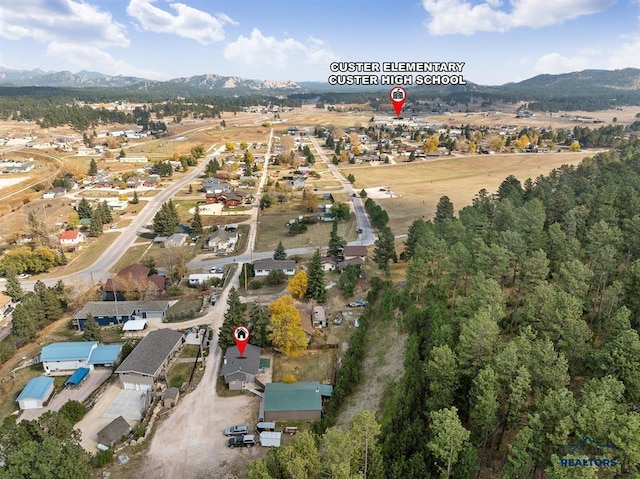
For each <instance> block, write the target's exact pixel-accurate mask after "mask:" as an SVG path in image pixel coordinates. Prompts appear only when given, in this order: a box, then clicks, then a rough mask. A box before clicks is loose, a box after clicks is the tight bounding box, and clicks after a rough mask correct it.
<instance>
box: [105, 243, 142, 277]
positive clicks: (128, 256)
mask: <svg viewBox="0 0 640 479" xmlns="http://www.w3.org/2000/svg"><path fill="white" fill-rule="evenodd" d="M148 247H149V244H147V243H146V242H145V244H142V245H137V246H130V247H129V248H128V249H127V251H126V253H125V254H123V255H122V256H121V257H120V259H119V260H118V261H117V262H116V263H115V264H114V265H113V266H112V267H111V269H110V271H111V272H112V273H117V272H118V271H120V270H121V269H122V268H124V267H126V266H129V265H130V264H134V263H139V262H140V258H141V257H142V255H143V253H144V252H145V251H146V250H147V248H148Z"/></svg>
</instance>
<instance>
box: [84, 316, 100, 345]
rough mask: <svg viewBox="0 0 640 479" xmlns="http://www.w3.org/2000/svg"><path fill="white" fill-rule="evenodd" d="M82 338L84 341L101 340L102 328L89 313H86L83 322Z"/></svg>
mask: <svg viewBox="0 0 640 479" xmlns="http://www.w3.org/2000/svg"><path fill="white" fill-rule="evenodd" d="M84 339H85V341H101V340H102V330H101V329H100V325H99V324H98V322H97V321H96V320H95V319H94V317H93V314H91V313H88V314H87V319H86V321H85V322H84Z"/></svg>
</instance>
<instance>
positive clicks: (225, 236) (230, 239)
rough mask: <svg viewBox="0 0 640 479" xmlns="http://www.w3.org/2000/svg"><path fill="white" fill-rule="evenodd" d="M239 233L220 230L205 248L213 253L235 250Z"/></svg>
mask: <svg viewBox="0 0 640 479" xmlns="http://www.w3.org/2000/svg"><path fill="white" fill-rule="evenodd" d="M237 242H238V233H236V232H235V231H226V230H218V231H216V232H214V233H213V234H212V235H211V236H209V238H207V240H206V241H205V243H204V245H203V248H204V249H207V250H211V251H229V250H233V248H235V246H236V243H237Z"/></svg>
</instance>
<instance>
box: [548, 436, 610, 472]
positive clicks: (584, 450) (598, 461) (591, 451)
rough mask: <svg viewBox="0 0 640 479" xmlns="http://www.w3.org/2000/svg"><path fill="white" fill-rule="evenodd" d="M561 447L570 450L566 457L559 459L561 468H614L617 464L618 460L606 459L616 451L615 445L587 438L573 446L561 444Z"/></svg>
mask: <svg viewBox="0 0 640 479" xmlns="http://www.w3.org/2000/svg"><path fill="white" fill-rule="evenodd" d="M563 447H567V448H571V450H570V451H569V453H568V454H567V456H566V457H562V458H560V465H561V466H563V467H616V466H617V465H618V463H619V461H618V459H615V458H612V457H608V456H610V455H611V452H612V451H615V450H616V449H617V447H616V445H615V444H612V443H606V444H605V443H600V442H598V441H596V440H595V439H592V438H591V437H589V436H585V437H583V438H582V439H581V440H580V441H578V442H576V443H575V444H563ZM568 456H582V457H568Z"/></svg>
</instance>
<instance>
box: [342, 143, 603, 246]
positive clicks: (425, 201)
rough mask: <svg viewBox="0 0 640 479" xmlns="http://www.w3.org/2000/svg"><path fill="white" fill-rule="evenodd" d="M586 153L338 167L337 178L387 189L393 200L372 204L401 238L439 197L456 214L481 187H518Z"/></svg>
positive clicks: (431, 211) (430, 213) (429, 212)
mask: <svg viewBox="0 0 640 479" xmlns="http://www.w3.org/2000/svg"><path fill="white" fill-rule="evenodd" d="M591 154H592V153H588V152H576V153H570V152H563V153H549V154H528V155H527V154H510V155H476V156H472V157H453V158H446V159H440V160H426V161H422V162H414V163H403V164H398V165H378V166H353V167H343V168H341V169H340V171H341V173H342V174H343V175H344V176H346V175H348V174H349V173H352V174H353V175H354V176H355V177H356V183H355V187H356V189H360V188H370V187H377V186H380V187H388V188H390V189H391V190H392V191H393V193H394V194H395V195H397V196H396V197H394V198H388V199H379V200H376V202H377V203H379V204H380V206H382V207H383V208H384V209H385V210H386V211H387V213H388V214H389V218H390V220H389V226H390V227H391V229H392V230H393V232H394V233H396V234H404V233H406V232H407V228H408V227H409V225H410V224H411V222H412V221H413V220H414V219H416V218H420V217H423V218H431V217H432V216H433V214H434V213H435V208H436V204H437V203H438V200H439V199H440V197H441V196H443V195H446V196H448V197H449V198H450V199H451V201H452V202H453V205H454V207H455V209H456V211H458V210H460V209H461V208H462V207H464V206H466V205H469V204H471V200H472V199H473V197H474V196H475V195H476V194H477V193H478V191H480V190H481V189H482V188H485V189H486V190H487V191H489V192H490V193H494V192H495V191H497V189H498V186H499V185H500V183H501V182H502V181H503V180H504V179H505V178H506V177H507V176H509V175H514V176H515V177H516V178H518V179H519V180H520V181H521V182H522V183H524V181H525V180H526V179H527V178H532V179H535V178H536V177H538V176H540V175H546V174H547V173H549V172H550V171H551V170H552V169H554V168H556V167H559V166H561V165H563V164H570V165H576V164H578V163H580V161H582V159H583V158H585V157H587V156H590V155H591Z"/></svg>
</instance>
